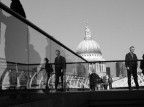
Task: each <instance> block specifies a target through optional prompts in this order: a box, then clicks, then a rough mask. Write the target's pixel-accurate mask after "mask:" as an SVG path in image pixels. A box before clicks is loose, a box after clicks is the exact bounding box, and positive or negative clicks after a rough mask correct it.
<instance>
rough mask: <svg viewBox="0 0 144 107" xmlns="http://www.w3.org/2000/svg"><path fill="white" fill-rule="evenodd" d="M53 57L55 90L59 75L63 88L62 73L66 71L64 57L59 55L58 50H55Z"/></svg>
mask: <svg viewBox="0 0 144 107" xmlns="http://www.w3.org/2000/svg"><path fill="white" fill-rule="evenodd" d="M55 53H56V56H57V57H56V58H55V89H56V91H57V86H58V84H59V77H61V84H62V89H63V75H64V73H65V71H66V59H65V58H64V57H63V56H61V55H60V51H59V50H56V51H55Z"/></svg>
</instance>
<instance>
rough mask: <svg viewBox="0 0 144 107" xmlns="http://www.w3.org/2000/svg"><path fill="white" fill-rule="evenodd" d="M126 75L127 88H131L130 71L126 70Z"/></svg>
mask: <svg viewBox="0 0 144 107" xmlns="http://www.w3.org/2000/svg"><path fill="white" fill-rule="evenodd" d="M127 76H128V87H129V89H131V71H130V70H128V71H127Z"/></svg>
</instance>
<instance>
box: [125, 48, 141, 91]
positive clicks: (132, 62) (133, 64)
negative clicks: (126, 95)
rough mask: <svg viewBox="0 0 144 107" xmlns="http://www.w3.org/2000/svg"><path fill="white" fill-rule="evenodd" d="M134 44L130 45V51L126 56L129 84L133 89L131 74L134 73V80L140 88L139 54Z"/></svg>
mask: <svg viewBox="0 0 144 107" xmlns="http://www.w3.org/2000/svg"><path fill="white" fill-rule="evenodd" d="M134 50H135V48H134V46H131V47H130V52H129V53H127V54H126V56H125V65H126V68H127V76H128V86H129V89H131V75H133V78H134V82H135V84H136V88H137V89H138V88H139V84H138V78H137V66H138V63H137V60H138V59H137V56H136V54H134Z"/></svg>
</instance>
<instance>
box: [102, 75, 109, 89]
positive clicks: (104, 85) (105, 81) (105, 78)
mask: <svg viewBox="0 0 144 107" xmlns="http://www.w3.org/2000/svg"><path fill="white" fill-rule="evenodd" d="M103 87H104V89H107V87H108V75H105V76H104V77H103Z"/></svg>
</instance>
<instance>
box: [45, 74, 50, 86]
mask: <svg viewBox="0 0 144 107" xmlns="http://www.w3.org/2000/svg"><path fill="white" fill-rule="evenodd" d="M49 78H50V73H47V80H46V88H47V89H48V88H49V87H48V80H49Z"/></svg>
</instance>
